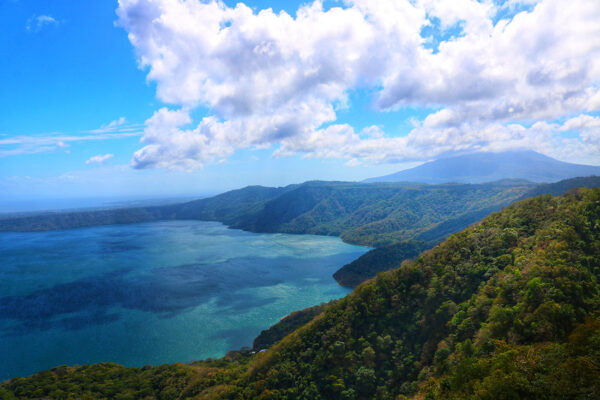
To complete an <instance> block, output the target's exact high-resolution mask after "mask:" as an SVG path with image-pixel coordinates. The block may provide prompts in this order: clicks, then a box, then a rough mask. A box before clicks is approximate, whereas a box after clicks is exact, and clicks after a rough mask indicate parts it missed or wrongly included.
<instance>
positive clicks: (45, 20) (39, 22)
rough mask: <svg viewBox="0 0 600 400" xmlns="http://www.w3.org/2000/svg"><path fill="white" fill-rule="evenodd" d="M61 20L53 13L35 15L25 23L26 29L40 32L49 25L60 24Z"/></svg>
mask: <svg viewBox="0 0 600 400" xmlns="http://www.w3.org/2000/svg"><path fill="white" fill-rule="evenodd" d="M58 25H60V24H59V22H58V21H57V20H56V19H54V17H52V16H51V15H33V16H31V17H30V18H29V19H28V20H27V23H26V24H25V29H26V30H27V31H28V32H39V31H41V30H42V29H44V28H45V27H48V26H58Z"/></svg>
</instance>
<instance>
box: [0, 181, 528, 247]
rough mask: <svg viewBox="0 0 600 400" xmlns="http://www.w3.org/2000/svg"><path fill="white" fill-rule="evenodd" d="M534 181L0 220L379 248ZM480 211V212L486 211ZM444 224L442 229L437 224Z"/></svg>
mask: <svg viewBox="0 0 600 400" xmlns="http://www.w3.org/2000/svg"><path fill="white" fill-rule="evenodd" d="M532 188H533V185H532V184H526V183H522V182H519V183H516V184H514V185H507V184H506V183H505V182H497V183H488V184H481V185H464V184H461V185H414V184H411V185H405V184H363V183H344V182H306V183H303V184H301V185H290V186H286V187H283V188H267V187H261V186H249V187H246V188H243V189H239V190H233V191H230V192H226V193H223V194H221V195H218V196H215V197H211V198H208V199H201V200H196V201H191V202H188V203H183V204H175V205H169V206H160V207H145V208H131V209H119V210H100V211H81V212H68V213H47V214H42V215H32V216H26V217H22V216H21V217H15V218H4V219H0V231H43V230H54V229H67V228H80V227H85V226H95V225H103V224H123V223H134V222H146V221H154V220H161V219H162V220H165V219H199V220H207V221H219V222H222V223H224V224H226V225H229V226H231V227H234V228H240V229H244V230H248V231H252V232H283V233H311V234H318V235H330V236H340V237H341V238H342V239H343V240H344V241H346V242H349V243H354V244H362V245H367V246H381V245H387V244H392V243H396V242H398V241H402V240H408V239H412V238H414V237H415V236H417V235H425V236H427V239H426V240H439V239H441V238H443V237H445V236H446V235H448V234H449V233H451V232H455V231H456V230H459V229H461V228H463V227H464V226H466V225H464V224H465V223H467V225H468V223H471V222H474V221H476V220H477V219H479V218H481V216H483V215H486V214H489V213H490V212H491V211H493V210H498V209H500V208H501V207H502V206H505V205H507V204H509V203H510V202H512V201H514V200H516V199H518V198H520V197H522V196H524V195H526V193H527V192H528V191H530V190H531V189H532ZM482 213H483V214H482ZM441 223H444V224H445V225H443V229H441V230H440V227H439V226H440V224H441Z"/></svg>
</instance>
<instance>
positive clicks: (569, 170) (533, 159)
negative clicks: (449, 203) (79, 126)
mask: <svg viewBox="0 0 600 400" xmlns="http://www.w3.org/2000/svg"><path fill="white" fill-rule="evenodd" d="M590 175H600V167H598V166H591V165H580V164H571V163H566V162H563V161H558V160H555V159H553V158H550V157H547V156H545V155H542V154H539V153H536V152H534V151H507V152H502V153H475V154H468V155H463V156H457V157H449V158H442V159H439V160H435V161H431V162H428V163H425V164H423V165H419V166H418V167H415V168H411V169H407V170H404V171H400V172H396V173H394V174H391V175H386V176H380V177H377V178H370V179H367V180H366V181H365V182H423V183H431V184H436V183H445V182H462V183H482V182H492V181H497V180H500V179H509V178H510V179H526V180H529V181H532V182H556V181H559V180H562V179H568V178H574V177H577V176H590Z"/></svg>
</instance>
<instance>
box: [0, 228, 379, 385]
mask: <svg viewBox="0 0 600 400" xmlns="http://www.w3.org/2000/svg"><path fill="white" fill-rule="evenodd" d="M366 250H368V249H367V248H365V247H360V246H352V245H348V244H345V243H343V242H342V241H341V240H340V239H338V238H334V237H324V236H311V235H286V234H255V233H249V232H243V231H240V230H233V229H227V228H226V227H225V226H224V225H222V224H219V223H216V222H202V221H165V222H153V223H144V224H133V225H114V226H101V227H94V228H86V229H74V230H63V231H51V232H36V233H0V354H1V358H2V362H0V381H1V380H4V379H7V378H11V377H14V376H23V375H28V374H31V373H34V372H36V371H39V370H43V369H48V368H51V367H53V366H56V365H62V364H69V365H73V364H88V363H94V362H101V361H113V362H117V363H120V364H124V365H127V366H142V365H146V364H163V363H171V362H176V361H181V362H189V361H193V360H199V359H204V358H207V357H220V356H223V355H224V354H225V353H226V352H227V351H228V350H232V349H239V348H240V347H242V346H251V344H252V340H253V339H254V337H256V336H257V335H258V334H259V333H260V331H261V330H263V329H266V328H268V327H269V326H271V325H272V324H274V323H276V322H277V321H278V320H279V319H280V318H281V317H283V316H285V315H287V314H288V313H290V312H292V311H295V310H298V309H302V308H305V307H308V306H312V305H315V304H319V303H321V302H324V301H328V300H331V299H334V298H339V297H342V296H344V295H345V294H347V293H348V290H347V289H345V288H342V287H340V286H339V285H337V283H336V282H335V281H334V279H333V278H332V277H331V275H332V274H333V272H335V271H336V270H337V269H338V268H339V267H341V266H343V265H344V264H346V263H348V262H350V261H352V260H354V259H356V258H357V257H359V256H360V255H361V254H363V253H364V252H365V251H366Z"/></svg>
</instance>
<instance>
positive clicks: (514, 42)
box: [117, 0, 600, 170]
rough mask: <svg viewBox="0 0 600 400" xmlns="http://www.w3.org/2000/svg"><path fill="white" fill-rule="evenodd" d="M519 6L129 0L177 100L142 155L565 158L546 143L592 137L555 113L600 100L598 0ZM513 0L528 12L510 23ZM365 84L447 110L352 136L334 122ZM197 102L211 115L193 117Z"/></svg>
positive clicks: (140, 50) (382, 105) (429, 0)
mask: <svg viewBox="0 0 600 400" xmlns="http://www.w3.org/2000/svg"><path fill="white" fill-rule="evenodd" d="M509 3H510V4H508V3H507V4H508V5H507V4H504V5H502V6H498V5H495V4H494V3H493V2H489V1H484V2H479V1H475V0H458V1H457V2H447V1H443V0H416V1H409V0H379V1H368V0H354V1H350V0H348V1H346V2H345V3H344V6H343V7H333V8H331V9H329V10H324V9H323V7H322V4H321V3H320V2H319V1H315V2H313V3H312V4H308V5H305V6H302V7H300V8H299V9H298V11H297V12H296V15H295V16H292V15H289V14H287V13H286V12H283V11H282V12H280V13H274V12H273V11H272V10H270V9H267V10H261V11H259V12H254V11H253V10H252V9H251V8H249V7H247V6H246V5H244V4H243V3H238V4H237V5H236V6H235V7H228V6H226V5H225V4H224V3H222V2H220V1H208V2H202V1H199V0H185V1H179V0H153V1H150V0H120V1H119V8H118V9H117V15H118V18H119V20H118V24H119V25H120V26H122V27H123V28H124V29H125V30H126V31H127V32H128V35H129V40H130V42H131V43H132V45H133V46H134V49H135V51H136V54H137V57H138V61H139V64H140V67H142V68H145V69H146V70H147V71H148V76H147V78H148V80H150V81H153V82H155V83H156V87H157V97H158V98H159V99H160V100H161V101H163V102H165V103H167V104H170V107H168V108H162V109H160V110H158V111H156V113H155V114H154V115H153V116H152V117H151V118H149V119H148V120H147V121H146V128H145V131H144V137H143V143H144V147H143V148H141V149H140V150H139V151H137V152H136V153H135V154H134V157H133V160H132V164H133V166H134V167H136V168H151V167H158V168H175V169H185V170H192V169H197V168H200V167H202V165H203V164H205V163H207V162H216V161H218V160H221V159H223V158H226V157H228V156H230V155H231V154H232V153H233V152H235V151H236V150H237V149H241V148H252V147H257V148H265V147H271V146H273V147H274V152H273V154H274V156H287V155H291V154H298V153H300V154H304V155H305V156H307V157H340V158H347V159H349V160H351V162H350V164H351V165H352V164H357V163H359V160H363V161H367V162H405V161H411V160H426V159H428V158H431V157H435V156H436V155H439V154H443V153H448V152H466V151H475V150H485V151H494V150H500V149H507V148H531V149H536V150H538V151H546V153H547V154H550V153H552V154H554V155H556V151H555V150H553V149H550V148H548V146H547V143H554V144H557V143H561V144H562V145H561V149H563V153H562V154H559V156H561V158H563V159H564V158H565V157H567V156H568V154H578V153H577V151H579V152H586V147H585V145H584V144H585V143H584V142H585V140H584V139H585V137H587V136H585V135H584V134H583V133H582V136H581V137H578V138H576V139H572V138H571V139H569V140H570V141H569V143H568V145H566V144H564V143H563V141H564V140H566V139H562V138H561V136H560V132H562V131H561V129H562V128H561V126H560V125H559V124H557V123H556V122H555V121H557V120H559V119H562V118H565V117H566V118H570V117H573V116H575V115H577V114H581V113H588V114H589V113H594V112H597V111H600V24H598V21H599V20H600V3H598V2H594V1H588V0H572V1H569V2H568V3H565V2H564V1H561V0H541V1H539V2H533V1H529V0H528V1H526V2H524V3H523V2H521V5H522V4H526V5H527V6H528V7H527V8H526V9H525V10H524V11H520V12H519V11H518V7H517V5H518V4H517V3H519V2H517V1H510V2H509ZM507 8H511V9H514V10H517V11H515V12H514V13H512V14H509V15H510V17H506V18H504V19H498V18H497V16H498V15H506V14H505V13H501V12H504V11H506V9H507ZM436 24H437V25H436ZM434 25H436V29H439V30H440V32H438V37H439V38H443V37H444V35H443V34H444V32H447V31H449V30H455V31H458V34H457V35H454V36H452V37H450V38H449V39H446V40H442V39H440V42H439V44H438V46H437V48H436V49H435V50H433V49H432V48H431V47H430V46H428V45H427V38H425V37H423V36H422V32H423V29H424V28H425V27H432V26H434ZM355 89H368V91H369V92H371V93H374V94H373V99H372V100H373V106H374V107H375V108H376V109H378V110H380V111H382V112H394V111H395V110H398V109H401V108H404V107H433V108H435V109H436V110H437V111H435V112H432V113H431V114H430V115H428V116H427V117H426V118H424V120H423V121H419V122H418V123H417V124H416V126H415V128H414V129H413V130H412V131H411V132H410V133H409V134H408V135H407V136H405V137H393V135H392V134H393V132H392V133H390V132H387V133H384V132H383V131H382V130H381V129H379V128H377V129H375V128H369V129H366V130H364V131H360V132H355V130H354V128H353V127H352V126H350V125H346V124H339V123H336V120H337V112H338V111H339V110H340V109H341V108H347V107H351V104H350V100H349V98H348V93H349V91H351V90H355ZM197 108H202V109H205V110H208V116H206V117H204V118H202V119H201V120H200V121H199V122H197V121H196V122H194V121H193V118H192V117H191V115H193V111H194V110H195V109H197ZM374 122H376V121H374ZM588 148H589V147H588ZM567 149H572V153H567ZM577 149H579V150H577ZM590 157H591V156H590ZM352 160H353V161H352ZM592 161H595V162H598V161H600V160H598V156H596V158H595V159H593V160H592Z"/></svg>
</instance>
